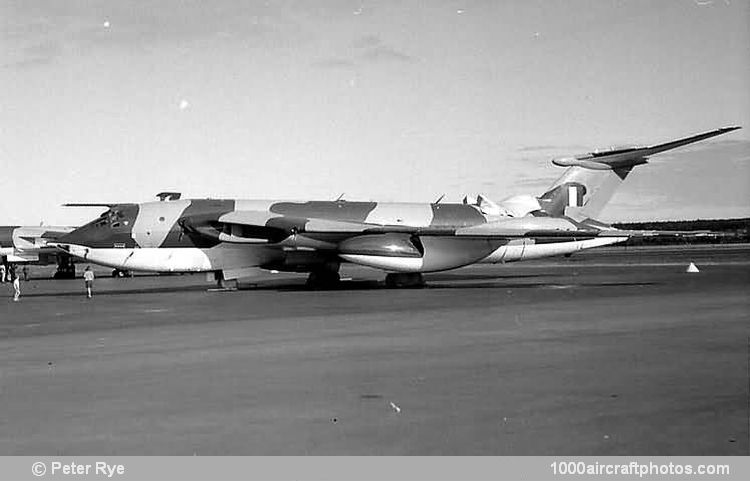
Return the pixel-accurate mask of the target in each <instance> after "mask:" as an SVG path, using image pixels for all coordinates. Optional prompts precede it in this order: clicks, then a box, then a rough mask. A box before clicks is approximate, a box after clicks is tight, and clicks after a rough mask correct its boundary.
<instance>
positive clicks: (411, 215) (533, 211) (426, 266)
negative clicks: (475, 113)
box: [59, 128, 734, 278]
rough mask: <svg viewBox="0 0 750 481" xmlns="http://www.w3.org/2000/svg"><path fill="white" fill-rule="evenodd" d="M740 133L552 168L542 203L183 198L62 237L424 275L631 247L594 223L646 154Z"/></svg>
mask: <svg viewBox="0 0 750 481" xmlns="http://www.w3.org/2000/svg"><path fill="white" fill-rule="evenodd" d="M731 130H734V128H725V129H718V130H715V131H712V132H707V133H705V134H700V135H697V136H693V137H688V138H685V139H680V140H678V141H674V142H670V143H667V144H660V145H657V146H653V147H632V148H624V149H616V150H609V151H605V152H599V151H596V152H594V153H590V154H585V155H581V156H576V157H572V158H562V159H554V160H553V163H555V164H556V165H561V166H567V167H568V168H567V169H566V171H565V173H564V174H563V175H562V177H560V179H558V181H556V182H555V183H554V184H553V185H552V186H551V187H550V188H549V189H548V190H547V191H546V192H545V193H543V194H542V195H540V196H539V197H535V196H530V195H526V196H524V195H522V196H514V197H511V198H509V199H506V200H504V201H502V202H499V203H494V202H492V201H491V200H489V199H487V198H486V197H484V196H481V195H479V196H476V197H466V198H464V200H463V202H462V203H431V204H427V203H383V202H349V201H345V200H336V201H307V202H295V201H271V200H234V199H221V200H220V199H192V200H190V199H180V196H179V194H177V193H163V194H159V198H160V199H161V200H160V201H156V202H147V203H143V204H118V205H108V207H109V209H108V210H107V211H106V212H104V213H103V214H102V215H101V216H100V217H99V218H97V219H95V220H93V221H92V222H90V223H88V224H86V225H84V226H82V227H80V228H78V229H76V230H75V231H73V232H71V233H69V234H67V235H65V236H63V237H62V238H60V239H59V245H60V248H62V249H65V250H66V251H67V252H69V253H70V254H71V255H74V256H78V257H82V258H84V259H86V260H88V261H91V262H95V263H100V264H104V265H109V266H112V267H115V268H118V269H130V270H148V271H221V272H223V273H224V277H225V278H228V276H234V275H237V276H239V275H241V274H243V273H245V272H249V270H250V269H252V268H258V267H260V268H265V269H278V270H291V271H313V272H314V271H318V270H331V269H333V270H335V269H337V268H338V265H339V264H340V263H341V262H352V263H357V264H361V265H365V266H370V267H374V268H378V269H382V270H385V271H388V272H404V273H420V272H432V271H440V270H447V269H454V268H457V267H461V266H465V265H468V264H472V263H475V262H510V261H515V260H523V259H531V258H538V257H545V256H550V255H560V254H569V253H572V252H575V251H577V250H580V249H586V248H590V247H597V246H602V245H609V244H614V243H617V242H623V241H625V240H627V238H628V236H629V235H633V234H632V233H626V232H622V231H617V230H615V229H612V228H611V227H610V226H608V225H606V224H603V223H600V222H597V221H595V220H593V216H594V215H596V214H598V213H599V211H600V210H601V208H602V207H603V206H604V204H605V203H606V202H607V201H608V200H609V199H610V198H611V196H612V194H613V192H614V189H615V187H616V186H617V185H619V184H620V183H622V181H623V180H624V179H625V178H626V177H627V175H628V173H629V172H630V171H631V170H632V169H633V168H634V167H635V166H638V165H641V164H645V163H646V159H647V156H648V155H652V154H653V153H658V152H661V151H663V150H668V149H669V148H674V146H680V145H685V144H687V143H690V142H695V141H697V140H702V139H704V138H708V137H711V136H714V135H720V134H722V133H725V132H728V131H731Z"/></svg>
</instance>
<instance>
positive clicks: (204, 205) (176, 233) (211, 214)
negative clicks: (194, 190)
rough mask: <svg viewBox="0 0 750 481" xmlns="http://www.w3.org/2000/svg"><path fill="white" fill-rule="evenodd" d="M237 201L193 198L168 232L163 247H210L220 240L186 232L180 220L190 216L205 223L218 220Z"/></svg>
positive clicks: (231, 210)
mask: <svg viewBox="0 0 750 481" xmlns="http://www.w3.org/2000/svg"><path fill="white" fill-rule="evenodd" d="M234 206H235V201H234V200H231V199H192V200H191V201H190V205H189V206H188V207H187V208H186V209H185V211H184V212H183V213H182V215H181V216H180V218H179V219H178V220H177V222H176V223H175V224H174V225H173V226H172V229H171V230H170V231H169V234H167V237H166V239H164V242H163V243H162V245H161V247H199V248H210V247H213V246H215V245H217V244H219V243H220V242H219V241H218V240H216V239H211V238H208V237H206V236H203V235H200V234H199V233H191V232H186V231H184V230H183V229H182V227H181V226H180V221H181V220H183V219H188V218H198V219H200V220H201V222H203V223H211V222H217V223H218V220H219V217H221V216H222V215H224V214H227V213H229V212H233V211H234Z"/></svg>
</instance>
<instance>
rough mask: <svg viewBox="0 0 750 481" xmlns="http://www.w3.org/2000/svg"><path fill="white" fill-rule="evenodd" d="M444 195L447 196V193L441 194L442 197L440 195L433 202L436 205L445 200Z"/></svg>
mask: <svg viewBox="0 0 750 481" xmlns="http://www.w3.org/2000/svg"><path fill="white" fill-rule="evenodd" d="M444 197H445V194H443V195H441V196H440V197H438V199H437V200H436V201H435V202H433V204H436V205H437V204H439V203H440V201H441V200H443V198H444Z"/></svg>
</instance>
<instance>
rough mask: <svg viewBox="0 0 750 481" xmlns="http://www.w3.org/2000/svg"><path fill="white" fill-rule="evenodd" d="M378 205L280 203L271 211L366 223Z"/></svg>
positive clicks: (356, 203) (291, 215)
mask: <svg viewBox="0 0 750 481" xmlns="http://www.w3.org/2000/svg"><path fill="white" fill-rule="evenodd" d="M377 205H378V203H377V202H346V201H310V202H278V203H276V204H273V205H272V206H271V208H270V209H269V210H270V211H271V212H273V213H274V214H281V215H285V216H290V217H298V218H308V219H310V218H314V219H327V220H336V221H346V222H364V221H365V219H366V218H367V216H368V215H369V214H370V212H372V211H373V210H374V209H375V207H377Z"/></svg>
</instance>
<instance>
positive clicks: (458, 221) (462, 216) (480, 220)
mask: <svg viewBox="0 0 750 481" xmlns="http://www.w3.org/2000/svg"><path fill="white" fill-rule="evenodd" d="M431 207H432V222H431V223H430V225H431V226H454V227H469V226H472V225H477V224H484V223H486V222H487V219H485V218H484V216H483V215H482V213H481V212H479V211H478V210H477V209H475V208H474V207H472V206H470V205H466V204H432V205H431Z"/></svg>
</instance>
